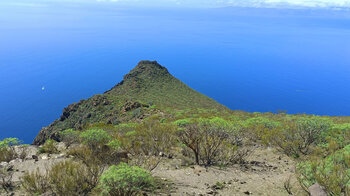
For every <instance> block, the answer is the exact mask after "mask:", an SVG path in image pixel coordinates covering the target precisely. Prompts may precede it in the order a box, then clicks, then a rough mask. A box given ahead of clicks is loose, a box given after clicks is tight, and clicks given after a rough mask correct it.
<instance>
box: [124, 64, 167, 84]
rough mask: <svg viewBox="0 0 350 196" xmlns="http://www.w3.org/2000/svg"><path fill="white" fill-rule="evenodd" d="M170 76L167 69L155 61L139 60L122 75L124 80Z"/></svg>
mask: <svg viewBox="0 0 350 196" xmlns="http://www.w3.org/2000/svg"><path fill="white" fill-rule="evenodd" d="M162 76H170V73H169V72H168V70H167V69H166V68H165V67H163V66H162V65H160V64H159V63H158V62H157V61H140V62H139V63H138V64H137V66H136V67H135V68H134V69H132V70H131V71H130V72H129V73H128V74H126V75H125V76H124V81H127V80H130V79H133V78H139V79H141V78H142V79H145V78H156V77H162Z"/></svg>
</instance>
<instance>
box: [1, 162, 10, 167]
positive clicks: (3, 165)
mask: <svg viewBox="0 0 350 196" xmlns="http://www.w3.org/2000/svg"><path fill="white" fill-rule="evenodd" d="M8 165H9V163H8V162H1V163H0V168H5V167H7V166H8Z"/></svg>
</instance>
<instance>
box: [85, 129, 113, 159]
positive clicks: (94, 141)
mask: <svg viewBox="0 0 350 196" xmlns="http://www.w3.org/2000/svg"><path fill="white" fill-rule="evenodd" d="M80 137H81V139H82V142H83V144H85V145H87V146H88V147H89V148H90V149H91V150H93V151H95V152H96V153H99V152H102V151H103V147H104V146H105V145H106V144H107V143H108V142H109V141H110V139H111V138H110V136H109V135H108V133H107V132H106V131H104V130H103V129H89V130H86V131H84V132H82V133H81V134H80Z"/></svg>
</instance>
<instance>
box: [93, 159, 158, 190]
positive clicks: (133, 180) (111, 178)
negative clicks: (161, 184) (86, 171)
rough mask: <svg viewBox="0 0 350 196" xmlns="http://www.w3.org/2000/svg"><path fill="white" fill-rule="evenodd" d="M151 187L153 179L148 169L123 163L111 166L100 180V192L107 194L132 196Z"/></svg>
mask: <svg viewBox="0 0 350 196" xmlns="http://www.w3.org/2000/svg"><path fill="white" fill-rule="evenodd" d="M153 187H154V180H153V178H152V176H151V174H150V173H149V172H148V171H146V170H144V169H142V168H139V167H136V166H129V165H127V164H125V163H121V164H119V165H118V166H115V165H114V166H111V167H110V168H109V169H108V170H107V171H105V172H104V173H103V175H102V176H101V180H100V188H101V190H102V194H103V195H109V196H121V195H123V196H133V195H137V194H139V193H141V192H144V191H150V190H152V189H153Z"/></svg>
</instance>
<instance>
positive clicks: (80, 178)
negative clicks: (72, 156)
mask: <svg viewBox="0 0 350 196" xmlns="http://www.w3.org/2000/svg"><path fill="white" fill-rule="evenodd" d="M94 170H95V169H93V168H88V167H86V166H85V165H82V164H81V163H78V162H74V161H64V162H60V163H58V164H56V165H54V166H53V167H52V169H51V170H50V172H49V181H50V185H51V191H52V192H53V193H54V194H56V195H59V196H66V195H71V196H75V195H76V196H79V195H88V193H90V192H91V190H92V189H94V188H95V187H96V185H97V184H98V179H99V176H98V175H96V173H95V172H93V171H94Z"/></svg>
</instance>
